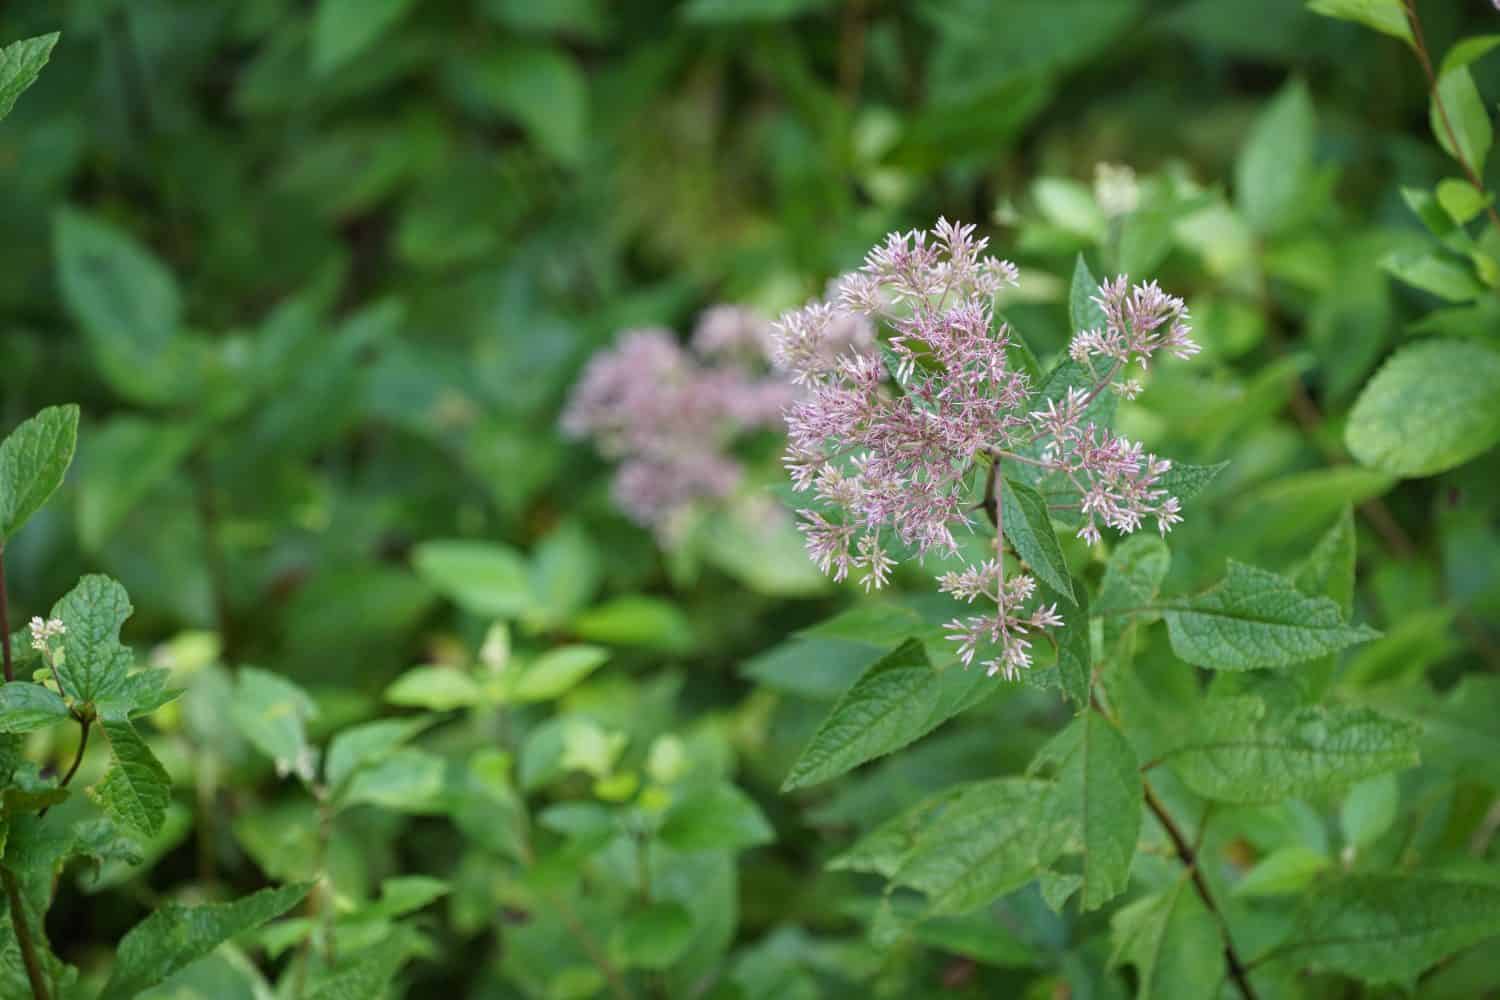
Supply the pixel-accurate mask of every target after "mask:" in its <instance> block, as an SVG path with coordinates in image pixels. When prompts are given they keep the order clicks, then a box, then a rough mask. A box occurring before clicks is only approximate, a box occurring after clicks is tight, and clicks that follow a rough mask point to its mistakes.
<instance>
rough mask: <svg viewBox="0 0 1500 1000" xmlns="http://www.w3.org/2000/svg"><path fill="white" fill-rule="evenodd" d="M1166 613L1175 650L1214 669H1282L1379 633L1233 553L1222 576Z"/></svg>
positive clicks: (1323, 600) (1201, 664)
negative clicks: (1348, 619)
mask: <svg viewBox="0 0 1500 1000" xmlns="http://www.w3.org/2000/svg"><path fill="white" fill-rule="evenodd" d="M1164 617H1165V618H1166V620H1167V632H1168V636H1169V637H1170V639H1171V643H1172V651H1173V652H1175V653H1176V654H1177V655H1178V656H1179V657H1181V658H1182V659H1184V660H1186V661H1187V662H1188V663H1191V664H1194V665H1195V666H1200V667H1207V668H1209V669H1211V670H1254V669H1257V668H1268V669H1284V668H1286V667H1289V666H1292V665H1294V664H1297V663H1302V662H1304V661H1307V660H1312V659H1316V658H1317V657H1319V656H1323V655H1324V654H1327V653H1332V652H1335V651H1337V650H1340V649H1343V648H1344V647H1346V646H1352V645H1354V644H1355V643H1359V642H1366V641H1368V640H1370V639H1374V638H1376V637H1377V636H1378V635H1379V634H1380V633H1378V632H1376V631H1375V630H1374V629H1372V628H1369V627H1368V626H1365V625H1351V624H1348V623H1346V622H1345V621H1344V620H1343V615H1342V614H1340V612H1339V607H1338V605H1337V604H1335V603H1334V602H1333V601H1331V600H1329V599H1328V598H1326V597H1308V596H1306V595H1304V594H1302V593H1300V592H1299V591H1298V590H1297V588H1296V587H1294V586H1293V585H1292V582H1291V581H1290V580H1288V579H1286V578H1285V577H1283V576H1280V575H1278V574H1276V573H1271V572H1269V571H1267V570H1263V569H1257V568H1256V567H1254V566H1247V565H1245V564H1244V563H1238V562H1234V561H1233V560H1231V561H1230V563H1229V569H1228V573H1227V574H1226V575H1225V577H1224V579H1223V580H1222V581H1220V582H1219V583H1218V584H1217V585H1215V586H1214V587H1213V588H1212V589H1210V590H1208V591H1205V592H1204V593H1202V594H1199V595H1197V596H1196V597H1190V598H1186V599H1183V600H1179V601H1176V602H1174V603H1173V604H1171V605H1170V606H1169V607H1168V608H1167V609H1166V611H1165V615H1164Z"/></svg>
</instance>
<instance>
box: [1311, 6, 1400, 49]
mask: <svg viewBox="0 0 1500 1000" xmlns="http://www.w3.org/2000/svg"><path fill="white" fill-rule="evenodd" d="M1307 9H1308V10H1310V11H1312V12H1313V13H1315V14H1322V15H1323V16H1325V17H1336V18H1338V19H1339V20H1341V21H1355V22H1357V23H1359V24H1363V25H1364V26H1365V27H1367V28H1374V29H1375V30H1376V31H1379V32H1381V33H1382V34H1386V35H1390V36H1391V37H1392V38H1399V39H1401V40H1402V41H1403V42H1405V43H1406V44H1407V45H1410V46H1412V47H1413V48H1415V47H1416V42H1415V40H1413V38H1412V35H1411V25H1410V24H1408V23H1407V20H1406V10H1405V8H1403V7H1402V6H1401V0H1308V4H1307Z"/></svg>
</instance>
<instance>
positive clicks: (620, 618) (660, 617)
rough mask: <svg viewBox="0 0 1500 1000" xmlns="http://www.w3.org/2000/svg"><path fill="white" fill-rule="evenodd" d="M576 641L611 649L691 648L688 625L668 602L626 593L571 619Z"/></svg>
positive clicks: (675, 650)
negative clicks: (622, 647)
mask: <svg viewBox="0 0 1500 1000" xmlns="http://www.w3.org/2000/svg"><path fill="white" fill-rule="evenodd" d="M573 631H574V632H575V633H576V634H577V635H578V637H579V638H580V639H587V640H589V641H590V642H602V643H605V644H607V645H613V646H645V647H647V648H649V649H660V650H664V651H667V652H674V653H680V652H685V651H687V650H689V649H692V648H693V645H694V643H695V639H694V636H693V626H692V623H691V622H689V621H688V618H687V615H685V614H683V613H682V609H681V608H679V607H678V606H677V605H675V604H673V603H672V602H670V601H666V600H663V599H662V598H659V597H648V596H647V595H645V594H628V595H626V596H624V597H616V598H614V599H613V600H609V601H605V602H604V603H603V604H600V605H598V606H597V607H594V608H590V609H589V610H588V611H585V612H584V613H583V614H581V615H579V616H578V617H577V618H575V619H574V620H573Z"/></svg>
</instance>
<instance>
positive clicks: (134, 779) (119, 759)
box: [90, 719, 172, 837]
mask: <svg viewBox="0 0 1500 1000" xmlns="http://www.w3.org/2000/svg"><path fill="white" fill-rule="evenodd" d="M99 727H100V728H101V729H103V730H104V735H105V738H106V739H108V740H109V751H110V755H111V757H112V758H113V761H112V763H111V766H110V769H109V770H108V771H106V772H105V774H104V780H103V781H101V782H99V784H97V785H95V786H94V787H93V788H92V789H91V791H90V793H91V794H92V795H93V797H94V799H95V800H96V801H97V802H98V803H99V805H100V806H101V807H102V808H103V809H104V811H105V812H106V813H107V814H108V815H109V817H110V818H111V819H113V820H114V821H115V822H116V823H118V824H119V825H120V826H122V827H124V828H126V829H127V830H129V831H131V832H133V833H137V834H139V835H141V836H143V837H154V836H156V833H157V831H158V830H160V829H161V825H162V822H163V821H164V820H165V819H166V816H167V803H168V802H169V801H171V798H172V779H171V778H170V777H168V775H167V770H166V768H164V767H162V766H161V762H160V761H158V760H157V759H156V756H155V755H154V754H153V753H152V752H151V748H150V747H148V746H146V741H145V740H143V739H141V736H140V734H139V733H137V732H136V731H135V727H134V726H133V725H131V724H130V722H129V721H127V720H124V719H119V720H110V719H104V720H101V721H100V723H99Z"/></svg>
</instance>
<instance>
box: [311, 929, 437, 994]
mask: <svg viewBox="0 0 1500 1000" xmlns="http://www.w3.org/2000/svg"><path fill="white" fill-rule="evenodd" d="M411 948H412V945H411V944H410V943H409V942H407V941H402V940H397V941H396V942H394V943H393V942H385V943H383V944H381V945H380V946H379V947H374V948H368V949H366V950H365V951H364V952H362V953H361V954H360V955H359V956H358V957H357V958H356V959H355V960H354V962H353V963H352V964H351V965H350V966H349V967H348V968H346V969H344V970H343V971H341V972H339V973H337V974H336V975H334V976H332V977H330V978H328V979H325V980H323V981H322V982H320V983H319V984H318V985H317V986H315V987H313V988H312V989H311V990H309V991H308V993H307V1000H370V998H371V997H383V996H385V995H386V991H387V989H388V988H389V986H390V985H391V980H393V979H395V978H396V973H397V972H399V971H400V970H401V966H403V965H405V964H406V961H407V959H408V958H409V957H410V955H411Z"/></svg>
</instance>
